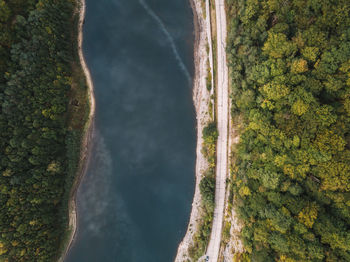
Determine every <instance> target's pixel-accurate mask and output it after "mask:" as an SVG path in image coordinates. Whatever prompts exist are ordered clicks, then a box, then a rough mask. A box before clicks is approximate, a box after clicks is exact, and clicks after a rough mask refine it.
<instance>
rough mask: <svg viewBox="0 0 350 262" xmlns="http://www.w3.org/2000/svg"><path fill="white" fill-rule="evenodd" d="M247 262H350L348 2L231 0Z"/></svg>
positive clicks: (236, 175) (238, 175)
mask: <svg viewBox="0 0 350 262" xmlns="http://www.w3.org/2000/svg"><path fill="white" fill-rule="evenodd" d="M227 7H228V13H229V30H230V32H229V38H228V54H229V63H230V70H231V76H230V78H231V79H232V98H233V99H232V105H233V106H232V108H233V109H232V113H233V115H234V119H237V117H238V116H241V117H243V119H244V124H243V127H242V130H241V139H240V144H239V146H238V148H237V152H236V156H235V157H236V162H235V165H236V167H235V168H233V170H234V172H233V174H232V184H233V186H234V192H235V196H236V203H237V205H236V206H237V209H238V213H239V216H240V218H241V219H242V221H243V222H244V228H243V231H242V238H243V241H244V244H245V248H246V250H247V254H248V256H246V255H245V256H243V257H245V258H246V260H251V261H263V262H268V261H289V262H292V261H334V262H336V261H350V145H349V142H350V13H349V12H350V2H349V1H348V0H332V1H324V0H227Z"/></svg>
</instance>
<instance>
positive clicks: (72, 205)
mask: <svg viewBox="0 0 350 262" xmlns="http://www.w3.org/2000/svg"><path fill="white" fill-rule="evenodd" d="M85 11H86V4H85V0H78V9H77V12H79V22H78V52H79V60H80V64H81V68H82V70H83V71H84V75H85V77H86V84H87V86H88V97H89V106H90V112H89V116H88V120H87V122H86V126H85V129H84V134H83V137H82V140H81V152H80V162H79V167H78V173H77V176H76V178H75V180H74V182H73V185H72V189H71V192H70V198H69V203H68V210H69V229H70V235H69V240H68V242H67V245H66V247H65V249H64V251H63V253H62V256H61V257H60V259H59V260H58V261H59V262H63V261H64V259H65V257H66V255H67V253H68V251H69V249H70V247H71V245H72V244H73V242H74V239H75V236H76V231H77V211H76V194H77V190H78V187H79V185H80V182H81V179H82V178H83V176H84V174H85V172H86V169H87V166H88V163H89V157H90V151H91V144H92V143H91V141H92V135H93V130H94V117H95V96H94V87H93V82H92V79H91V74H90V71H89V68H88V67H87V64H86V62H85V58H84V54H83V49H82V46H83V25H84V19H85Z"/></svg>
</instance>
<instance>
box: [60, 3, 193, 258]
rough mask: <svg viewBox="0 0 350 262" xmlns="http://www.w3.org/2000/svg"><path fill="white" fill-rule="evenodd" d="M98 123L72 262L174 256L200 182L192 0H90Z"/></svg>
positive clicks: (88, 35)
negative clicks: (197, 173)
mask: <svg viewBox="0 0 350 262" xmlns="http://www.w3.org/2000/svg"><path fill="white" fill-rule="evenodd" d="M85 21H86V22H85V28H84V54H85V56H86V59H87V63H88V65H89V68H90V71H91V74H92V78H93V81H94V85H95V94H96V105H97V110H96V125H95V126H96V130H97V131H96V133H95V135H94V138H93V139H94V143H93V144H94V145H93V150H92V157H91V162H90V163H89V168H88V172H87V174H86V176H85V177H84V179H83V181H82V184H81V186H80V188H79V191H78V195H77V202H78V235H77V239H76V242H75V243H74V246H73V247H72V249H71V251H70V253H69V256H68V257H67V259H66V262H99V261H104V262H114V261H118V262H129V261H130V262H139V261H146V262H158V261H159V262H166V261H172V260H173V258H174V256H175V253H176V250H177V246H178V244H179V242H180V241H181V239H182V237H183V236H184V234H185V231H186V228H187V222H188V219H189V215H190V210H191V202H192V197H193V190H194V170H195V166H194V165H195V148H196V131H195V115H194V108H193V104H192V92H191V84H190V82H191V78H192V76H193V17H192V13H191V9H190V5H189V2H188V0H176V1H175V0H174V1H163V0H147V1H146V0H100V1H96V0H87V14H86V19H85Z"/></svg>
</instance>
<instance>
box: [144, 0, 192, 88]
mask: <svg viewBox="0 0 350 262" xmlns="http://www.w3.org/2000/svg"><path fill="white" fill-rule="evenodd" d="M139 3H140V4H141V5H142V7H143V8H144V9H145V10H146V12H147V13H148V14H149V15H150V16H151V17H152V18H153V19H154V20H155V21H156V22H157V24H158V25H159V28H160V29H161V30H162V32H163V33H164V34H165V36H166V37H167V39H168V41H169V44H170V47H171V49H172V51H173V53H174V55H175V58H176V61H177V63H178V65H179V67H180V69H181V70H182V72H183V73H184V74H185V76H186V78H187V80H188V82H189V83H191V76H190V73H189V72H188V70H187V68H186V66H185V64H184V62H183V61H182V59H181V57H180V55H179V52H178V50H177V48H176V45H175V42H174V39H173V37H172V36H171V34H170V33H169V31H168V30H167V29H166V27H165V25H164V23H163V21H162V20H161V19H160V17H159V16H157V14H156V13H155V12H154V11H153V10H152V9H151V8H150V7H149V6H148V5H147V3H146V2H145V1H144V0H139Z"/></svg>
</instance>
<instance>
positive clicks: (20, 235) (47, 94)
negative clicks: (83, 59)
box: [0, 0, 88, 262]
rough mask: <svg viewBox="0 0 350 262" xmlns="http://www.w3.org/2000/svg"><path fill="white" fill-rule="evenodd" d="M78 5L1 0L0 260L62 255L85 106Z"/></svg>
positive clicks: (43, 0)
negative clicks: (78, 28) (76, 9)
mask: <svg viewBox="0 0 350 262" xmlns="http://www.w3.org/2000/svg"><path fill="white" fill-rule="evenodd" d="M75 8H76V1H74V0H0V28H1V29H0V56H1V59H0V103H1V108H0V128H1V132H0V155H1V158H0V203H1V212H0V231H1V234H0V261H4V262H7V261H8V262H11V261H19V262H20V261H36V262H38V261H43V262H47V261H53V260H55V259H57V257H58V256H59V254H58V252H59V247H60V245H61V242H62V240H63V237H64V232H65V230H66V229H67V222H68V212H67V202H68V196H69V191H70V187H71V184H72V181H73V178H74V177H75V174H76V172H77V167H78V162H79V152H80V140H81V133H82V131H83V129H84V123H85V121H86V115H87V112H88V104H87V101H88V100H87V89H86V86H85V80H84V76H83V74H82V72H81V69H80V64H79V61H78V57H77V49H76V48H77V47H76V45H74V44H72V43H74V42H76V35H75V34H76V32H75V30H76V29H75V28H76V21H77V18H76V17H75V18H74V16H73V14H74V10H75ZM69 28H71V30H72V31H71V30H67V29H69ZM72 28H74V29H72Z"/></svg>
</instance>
